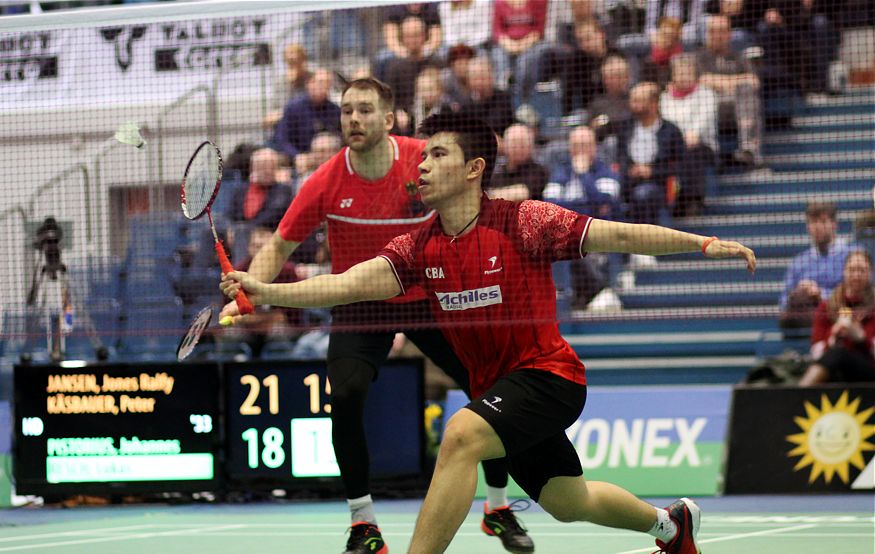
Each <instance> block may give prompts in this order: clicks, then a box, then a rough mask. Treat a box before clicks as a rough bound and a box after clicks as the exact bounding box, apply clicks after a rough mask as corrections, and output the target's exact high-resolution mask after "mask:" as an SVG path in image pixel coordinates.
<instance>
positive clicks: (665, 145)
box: [617, 119, 686, 194]
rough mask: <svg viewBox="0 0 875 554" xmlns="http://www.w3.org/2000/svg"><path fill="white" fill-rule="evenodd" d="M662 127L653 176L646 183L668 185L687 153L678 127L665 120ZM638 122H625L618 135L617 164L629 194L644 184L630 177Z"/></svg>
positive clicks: (658, 133) (657, 133)
mask: <svg viewBox="0 0 875 554" xmlns="http://www.w3.org/2000/svg"><path fill="white" fill-rule="evenodd" d="M661 121H662V125H661V126H660V127H659V130H658V131H656V143H657V149H656V157H655V158H654V160H653V163H651V164H650V167H651V171H652V173H653V175H652V176H651V178H650V179H647V181H646V182H652V183H656V184H658V185H663V186H664V185H666V183H667V182H668V178H669V177H671V176H673V175H677V174H678V170H679V166H680V163H681V160H682V159H683V157H684V154H685V153H686V144H685V143H684V135H683V133H681V130H680V129H678V127H677V125H675V124H674V123H672V122H670V121H666V120H664V119H662V120H661ZM637 123H638V121H637V120H635V119H632V120H630V121H627V122H625V123H624V124H623V125H622V126H621V127H620V129H619V132H618V133H617V163H618V164H619V166H620V175H621V176H622V177H623V191H624V193H626V194H628V193H629V191H631V190H632V187H634V186H635V185H638V184H640V183H643V182H645V181H642V180H640V179H632V178H630V177H629V176H628V173H629V167H630V166H631V165H633V164H634V162H633V161H632V159H631V158H630V157H629V141H630V140H632V135H633V133H634V131H635V125H636V124H637Z"/></svg>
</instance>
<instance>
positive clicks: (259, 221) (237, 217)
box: [227, 183, 292, 228]
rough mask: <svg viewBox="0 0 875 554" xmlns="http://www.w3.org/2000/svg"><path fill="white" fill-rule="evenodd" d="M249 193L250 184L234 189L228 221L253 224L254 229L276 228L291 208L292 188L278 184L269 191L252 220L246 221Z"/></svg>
mask: <svg viewBox="0 0 875 554" xmlns="http://www.w3.org/2000/svg"><path fill="white" fill-rule="evenodd" d="M248 191H249V185H248V184H243V185H242V186H239V187H237V188H235V189H234V197H233V198H232V200H231V205H230V206H229V207H228V214H227V215H228V219H230V220H231V221H234V222H237V221H245V222H247V223H251V224H252V226H253V227H270V228H276V227H277V226H278V225H279V223H280V220H281V219H282V218H283V215H284V214H285V213H286V210H287V209H288V208H289V204H291V203H292V188H291V187H290V186H289V185H287V184H283V183H277V184H275V185H273V186H272V187H270V188H269V189H268V190H267V197H266V198H265V199H264V203H263V204H262V205H261V208H260V209H259V210H258V212H257V213H256V214H255V217H253V218H252V219H246V218H245V217H244V216H243V202H244V200H245V199H246V193H247V192H248Z"/></svg>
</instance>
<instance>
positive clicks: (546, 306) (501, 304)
mask: <svg viewBox="0 0 875 554" xmlns="http://www.w3.org/2000/svg"><path fill="white" fill-rule="evenodd" d="M591 221H592V219H591V218H590V217H589V216H586V215H581V214H578V213H576V212H572V211H570V210H566V209H564V208H561V207H559V206H556V205H555V204H550V203H547V202H538V201H533V200H526V201H524V202H508V201H505V200H491V199H489V198H487V197H486V196H484V197H483V198H482V200H481V211H480V217H479V219H478V221H477V225H476V226H475V228H474V229H473V230H472V231H470V232H469V233H467V234H466V235H463V236H461V237H459V238H457V239H453V238H452V237H449V236H447V235H446V234H445V233H444V232H443V230H442V228H441V225H440V221H439V220H438V218H435V220H434V221H433V222H431V223H430V224H429V225H426V226H424V227H422V228H420V229H418V230H416V231H413V232H411V233H407V234H405V235H402V236H400V237H397V238H395V239H394V240H393V241H392V242H391V243H389V244H388V245H387V246H386V248H384V249H383V250H382V252H380V256H382V257H383V258H385V259H386V260H388V261H389V263H390V264H392V267H393V269H394V271H395V273H396V276H397V278H398V282H399V284H400V285H401V288H402V291H406V290H407V289H409V288H410V287H412V286H422V287H423V288H425V290H426V293H427V295H428V297H429V302H430V304H431V306H432V312H433V314H434V317H435V319H436V320H437V322H438V323H439V325H440V327H441V329H442V330H443V332H444V335H445V336H446V337H447V340H448V341H449V342H450V344H451V345H452V347H453V350H454V351H455V352H456V355H458V356H459V359H460V360H461V361H462V363H463V364H464V365H465V367H467V368H468V371H469V373H470V381H471V394H472V397H474V396H478V395H480V394H482V393H483V392H485V391H486V390H487V389H488V388H489V387H490V386H492V384H493V383H495V381H496V380H497V379H498V378H499V377H501V376H502V375H506V374H508V373H510V372H512V371H515V370H517V369H523V368H534V369H540V370H544V371H549V372H550V373H554V374H556V375H559V376H560V377H563V378H565V379H568V380H570V381H573V382H575V383H579V384H586V378H585V376H584V366H583V364H582V363H581V361H580V359H579V358H578V357H577V355H576V354H575V353H574V350H573V349H572V348H571V346H570V345H569V344H568V343H567V342H566V341H565V339H563V338H562V335H561V334H560V333H559V325H558V323H557V321H556V287H555V285H554V283H553V272H552V268H551V263H552V262H554V261H559V260H568V259H573V258H577V257H582V256H584V255H585V253H584V251H583V241H584V239H585V238H586V233H587V230H588V229H589V224H590V222H591Z"/></svg>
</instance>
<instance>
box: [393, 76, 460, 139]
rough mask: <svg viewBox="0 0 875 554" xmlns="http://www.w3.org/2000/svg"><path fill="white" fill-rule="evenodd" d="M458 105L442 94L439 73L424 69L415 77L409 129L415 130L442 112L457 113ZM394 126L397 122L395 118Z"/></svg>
mask: <svg viewBox="0 0 875 554" xmlns="http://www.w3.org/2000/svg"><path fill="white" fill-rule="evenodd" d="M460 107H461V106H460V104H459V103H457V102H454V101H453V100H452V99H451V98H450V97H449V96H447V95H446V94H444V86H443V82H442V80H441V72H440V70H439V69H437V68H436V67H426V68H425V69H423V70H422V71H421V72H420V73H419V75H418V76H417V77H416V95H415V96H414V97H413V107H412V110H411V112H410V120H411V122H410V128H411V129H416V128H417V127H419V124H420V123H421V122H422V121H423V120H424V119H425V118H426V117H428V116H430V115H432V114H436V113H440V112H442V111H444V110H452V111H458V110H459V108H460ZM395 124H396V126H397V125H398V121H397V118H396V121H395Z"/></svg>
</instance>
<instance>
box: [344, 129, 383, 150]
mask: <svg viewBox="0 0 875 554" xmlns="http://www.w3.org/2000/svg"><path fill="white" fill-rule="evenodd" d="M356 136H357V138H358V139H359V140H358V141H357V142H353V141H351V140H350V138H351V135H346V136H344V137H343V139H344V142H345V143H346V145H347V146H349V148H350V150H353V151H354V152H367V151H368V150H371V149H373V148H374V147H375V146H376V145H378V144H379V143H380V141H381V140H383V135H381V134H371V133H364V134H361V135H356Z"/></svg>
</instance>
